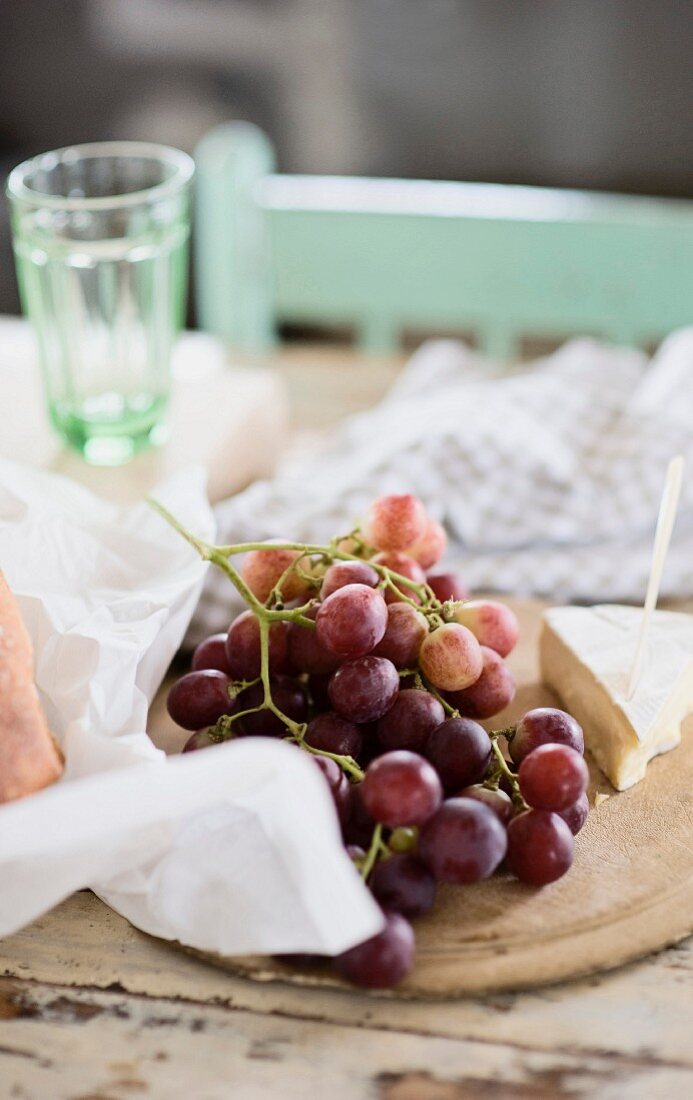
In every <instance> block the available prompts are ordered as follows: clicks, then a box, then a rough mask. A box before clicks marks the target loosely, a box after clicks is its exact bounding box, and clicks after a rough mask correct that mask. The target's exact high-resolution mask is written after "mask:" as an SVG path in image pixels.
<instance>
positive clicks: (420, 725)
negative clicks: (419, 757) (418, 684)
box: [378, 688, 445, 752]
mask: <svg viewBox="0 0 693 1100" xmlns="http://www.w3.org/2000/svg"><path fill="white" fill-rule="evenodd" d="M444 719H445V711H444V710H443V707H442V705H441V704H440V703H439V702H438V700H437V699H436V698H435V696H434V695H431V693H430V692H429V691H421V690H420V689H417V688H410V689H408V690H406V691H400V693H399V695H398V696H397V698H396V699H395V701H394V703H393V705H392V706H391V707H390V709H389V710H388V712H387V714H385V715H383V717H382V718H381V719H380V721H379V722H378V740H379V741H380V744H381V745H382V746H383V748H384V749H411V750H412V751H413V752H421V751H422V749H423V746H424V744H425V742H426V738H427V737H428V735H429V733H430V732H431V730H433V729H435V727H436V726H439V725H440V723H441V722H442V721H443V720H444Z"/></svg>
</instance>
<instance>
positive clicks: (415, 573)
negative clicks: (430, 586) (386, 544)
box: [372, 550, 426, 604]
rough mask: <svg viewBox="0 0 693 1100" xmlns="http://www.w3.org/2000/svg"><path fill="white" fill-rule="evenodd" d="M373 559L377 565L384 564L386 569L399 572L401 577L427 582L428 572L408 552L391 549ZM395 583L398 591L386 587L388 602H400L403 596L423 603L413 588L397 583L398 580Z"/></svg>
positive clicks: (385, 592)
mask: <svg viewBox="0 0 693 1100" xmlns="http://www.w3.org/2000/svg"><path fill="white" fill-rule="evenodd" d="M372 560H373V562H374V563H375V564H376V565H384V566H385V568H386V569H390V570H391V571H392V572H393V573H398V574H399V576H400V577H406V578H407V580H410V581H414V583H415V584H425V582H426V574H425V573H424V571H423V569H422V568H421V566H420V565H419V563H418V562H416V561H414V559H413V558H410V557H409V556H408V555H407V554H401V553H399V551H396V550H389V551H387V552H385V553H381V554H376V555H375V557H374V558H373V559H372ZM394 584H395V589H396V591H393V590H392V589H391V588H386V589H385V591H384V596H385V601H386V603H389V604H390V603H398V602H400V601H401V599H402V597H405V598H406V599H408V600H413V601H414V603H421V599H420V597H419V596H418V595H417V593H416V591H415V590H414V589H413V588H409V587H408V586H407V585H406V584H401V583H400V584H397V582H396V581H394Z"/></svg>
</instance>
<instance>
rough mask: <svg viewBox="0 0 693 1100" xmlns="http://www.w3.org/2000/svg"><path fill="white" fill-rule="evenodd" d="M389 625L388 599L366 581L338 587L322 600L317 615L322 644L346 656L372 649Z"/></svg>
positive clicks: (367, 651)
mask: <svg viewBox="0 0 693 1100" xmlns="http://www.w3.org/2000/svg"><path fill="white" fill-rule="evenodd" d="M386 626H387V606H386V604H385V601H384V599H383V597H382V596H381V594H380V592H378V591H376V589H375V588H369V587H368V585H365V584H347V585H345V587H344V588H338V589H337V591H336V592H333V593H332V595H331V596H328V597H327V599H326V600H325V601H324V602H323V603H321V604H320V607H319V609H318V614H317V617H316V619H315V628H316V630H317V632H318V641H319V642H320V645H321V646H323V648H324V649H327V650H328V651H329V652H330V653H334V654H335V655H336V656H337V657H341V658H342V659H343V660H351V659H353V658H355V657H364V656H365V655H366V653H370V651H371V650H372V649H373V647H374V646H376V645H377V644H378V642H379V641H380V639H381V638H382V636H383V634H384V633H385V628H386Z"/></svg>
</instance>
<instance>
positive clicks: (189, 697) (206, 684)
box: [166, 668, 234, 730]
mask: <svg viewBox="0 0 693 1100" xmlns="http://www.w3.org/2000/svg"><path fill="white" fill-rule="evenodd" d="M166 706H167V708H168V713H169V714H170V715H171V718H172V719H173V721H174V722H176V723H177V724H178V725H179V726H182V727H183V729H186V730H199V729H202V727H206V726H213V725H214V723H215V722H216V720H217V718H221V716H222V714H231V713H232V712H233V710H234V701H233V700H232V699H231V698H230V697H229V678H228V676H225V675H224V673H223V672H219V671H218V670H217V669H211V668H210V669H204V670H203V671H200V672H187V673H186V674H185V676H181V678H180V680H176V682H175V684H174V685H173V686H172V688H171V690H170V691H169V693H168V699H167V700H166Z"/></svg>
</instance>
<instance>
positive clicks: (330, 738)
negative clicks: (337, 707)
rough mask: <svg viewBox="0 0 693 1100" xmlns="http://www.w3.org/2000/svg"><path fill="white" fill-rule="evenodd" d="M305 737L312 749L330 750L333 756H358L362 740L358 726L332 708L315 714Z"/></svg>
mask: <svg viewBox="0 0 693 1100" xmlns="http://www.w3.org/2000/svg"><path fill="white" fill-rule="evenodd" d="M305 739H306V742H307V744H309V745H312V746H313V748H314V749H322V751H323V752H332V753H334V754H335V756H358V754H359V753H360V751H361V744H362V741H363V738H362V735H361V730H360V729H359V728H358V726H357V725H355V723H354V722H349V721H348V720H347V719H346V718H342V717H341V715H339V714H335V712H334V711H332V710H328V711H325V712H324V713H323V714H317V715H316V716H315V718H313V720H312V722H309V724H308V729H307V730H306V737H305Z"/></svg>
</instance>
